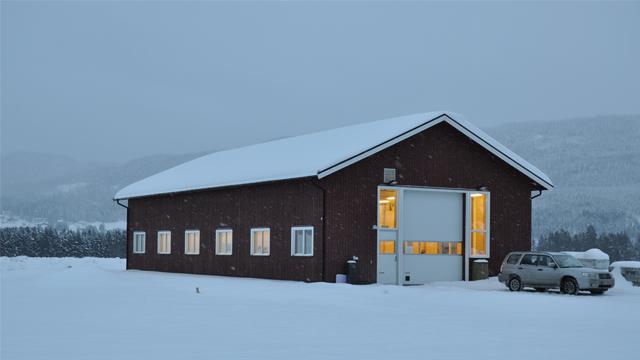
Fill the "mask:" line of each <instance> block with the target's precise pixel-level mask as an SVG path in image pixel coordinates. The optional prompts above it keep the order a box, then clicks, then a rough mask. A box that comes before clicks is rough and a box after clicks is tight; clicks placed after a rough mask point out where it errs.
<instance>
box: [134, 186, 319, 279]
mask: <svg viewBox="0 0 640 360" xmlns="http://www.w3.org/2000/svg"><path fill="white" fill-rule="evenodd" d="M322 201H323V199H322V191H321V190H320V189H318V188H317V186H315V185H314V184H313V183H312V181H311V180H292V181H286V182H275V183H268V184H261V185H250V186H242V187H235V188H227V189H216V190H207V191H198V192H190V193H179V194H173V195H164V196H155V197H146V198H139V199H131V200H130V201H129V215H128V218H129V222H128V225H127V228H128V234H127V235H128V236H127V237H128V239H129V241H128V250H127V252H128V254H127V255H128V263H127V267H128V268H129V269H141V270H155V271H169V272H183V273H194V274H212V275H229V276H243V277H257V278H273V279H288V280H305V281H321V280H322V256H321V254H322V219H321V218H322ZM299 225H310V226H313V227H314V238H315V239H314V240H315V241H314V254H315V256H313V257H294V256H291V227H292V226H299ZM257 227H268V228H270V229H271V250H270V256H251V255H250V254H249V252H250V229H251V228H257ZM222 228H224V229H232V230H233V254H232V255H231V256H227V255H215V230H216V229H222ZM162 230H169V231H171V254H170V255H162V254H158V253H157V232H158V231H162ZM185 230H200V254H199V255H185V254H184V232H185ZM134 231H145V232H146V234H147V235H146V251H145V254H134V253H133V242H132V241H133V232H134Z"/></svg>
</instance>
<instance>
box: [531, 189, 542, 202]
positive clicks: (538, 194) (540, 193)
mask: <svg viewBox="0 0 640 360" xmlns="http://www.w3.org/2000/svg"><path fill="white" fill-rule="evenodd" d="M540 195H542V190H538V193H537V194H535V195H533V196H532V197H531V200H533V199H535V198H537V197H538V196H540Z"/></svg>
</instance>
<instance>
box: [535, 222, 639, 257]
mask: <svg viewBox="0 0 640 360" xmlns="http://www.w3.org/2000/svg"><path fill="white" fill-rule="evenodd" d="M593 248H598V249H600V250H602V251H604V252H605V253H607V254H608V255H609V259H610V260H611V262H614V261H619V260H638V259H640V238H639V239H637V240H636V241H635V242H634V241H632V240H631V238H630V237H629V235H627V234H626V233H624V232H617V233H602V234H598V233H597V232H596V229H595V228H594V227H593V226H591V225H589V226H588V227H587V229H586V230H585V231H584V232H581V233H577V234H571V233H569V232H568V231H566V230H560V231H554V232H551V233H549V234H547V235H545V236H543V237H542V238H540V240H539V241H538V242H537V244H536V250H539V251H586V250H589V249H593Z"/></svg>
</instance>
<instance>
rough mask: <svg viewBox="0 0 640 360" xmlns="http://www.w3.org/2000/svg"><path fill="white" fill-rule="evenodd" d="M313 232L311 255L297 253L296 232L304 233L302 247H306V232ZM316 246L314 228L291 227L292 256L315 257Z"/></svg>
mask: <svg viewBox="0 0 640 360" xmlns="http://www.w3.org/2000/svg"><path fill="white" fill-rule="evenodd" d="M306 230H311V253H308V254H307V253H297V252H296V231H302V234H303V235H302V246H303V247H304V246H305V241H304V240H305V239H304V232H305V231H306ZM313 246H314V231H313V226H292V227H291V256H307V257H309V256H313Z"/></svg>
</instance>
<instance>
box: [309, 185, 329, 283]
mask: <svg viewBox="0 0 640 360" xmlns="http://www.w3.org/2000/svg"><path fill="white" fill-rule="evenodd" d="M311 183H312V184H313V185H314V186H315V187H317V188H318V189H320V190H321V191H322V280H323V281H326V282H328V280H327V279H325V270H326V267H327V265H326V263H327V226H326V223H327V189H325V188H324V187H322V186H320V184H318V183H317V182H316V181H312V182H311Z"/></svg>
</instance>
